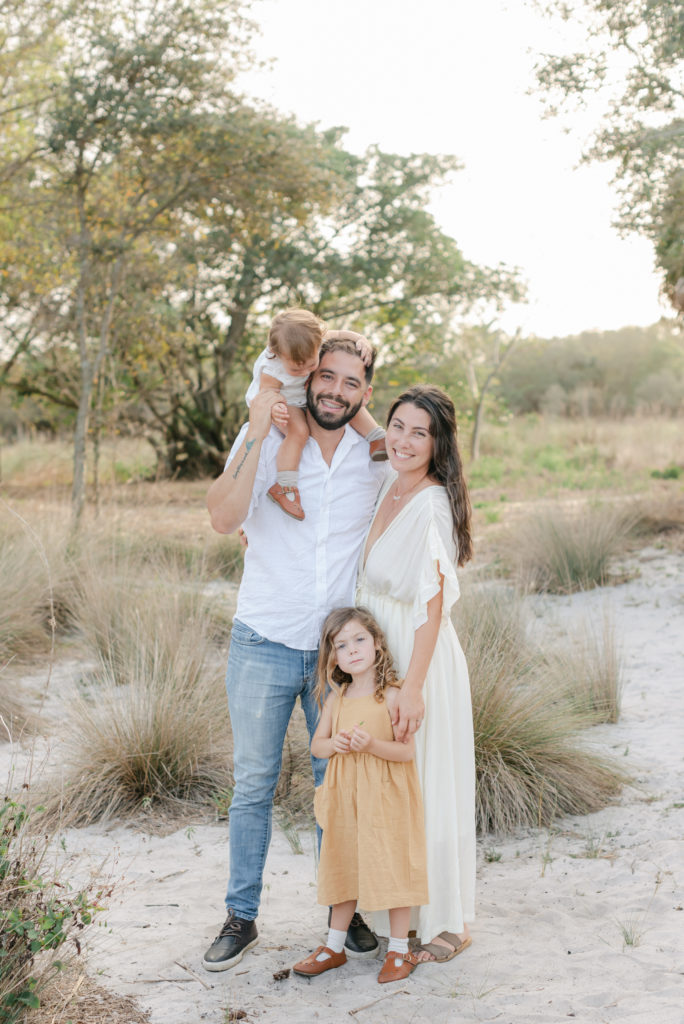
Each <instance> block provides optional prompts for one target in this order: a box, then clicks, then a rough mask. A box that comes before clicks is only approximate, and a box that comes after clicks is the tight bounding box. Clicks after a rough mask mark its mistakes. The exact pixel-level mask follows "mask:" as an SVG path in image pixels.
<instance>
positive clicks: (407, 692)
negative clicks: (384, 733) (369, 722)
mask: <svg viewBox="0 0 684 1024" xmlns="http://www.w3.org/2000/svg"><path fill="white" fill-rule="evenodd" d="M424 716H425V701H424V700H423V694H422V693H421V691H420V690H419V689H415V690H414V688H413V687H412V686H403V687H402V688H401V690H400V691H399V698H398V700H397V703H396V706H395V708H394V710H393V711H392V725H393V726H394V736H395V738H396V739H397V740H399V742H400V743H407V742H408V740H409V739H410V737H411V736H413V734H414V732H416V731H417V730H418V729H419V728H420V726H421V725H422V723H423V718H424Z"/></svg>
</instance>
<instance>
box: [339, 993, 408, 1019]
mask: <svg viewBox="0 0 684 1024" xmlns="http://www.w3.org/2000/svg"><path fill="white" fill-rule="evenodd" d="M399 995H405V996H409V995H411V993H410V992H409V990H408V989H407V988H398V989H397V990H396V992H388V993H387V995H386V996H380V998H379V999H374V1000H373V1002H372V1003H365V1005H364V1006H357V1007H356V1009H355V1010H350V1011H349V1016H350V1017H353V1016H354V1014H355V1013H361V1011H362V1010H369V1009H370V1008H371V1006H376V1005H377V1004H378V1003H381V1002H382V1001H383V999H391V998H392V996H399Z"/></svg>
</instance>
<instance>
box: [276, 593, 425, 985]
mask: <svg viewBox="0 0 684 1024" xmlns="http://www.w3.org/2000/svg"><path fill="white" fill-rule="evenodd" d="M399 686H400V683H399V681H398V679H397V676H396V673H395V672H394V669H393V667H392V658H391V655H390V653H389V651H388V650H387V644H386V642H385V638H384V636H383V634H382V632H381V630H380V627H379V626H378V624H377V622H376V621H375V619H374V618H373V617H372V616H371V615H370V613H369V612H367V611H366V610H365V609H364V608H338V609H336V610H335V611H333V612H331V613H330V615H328V617H327V619H326V620H325V622H324V623H323V632H322V635H321V645H320V651H319V656H318V687H317V695H318V700H319V704H321V703H322V701H323V697H324V695H325V694H326V693H327V691H328V688H330V690H331V691H332V692H331V693H330V694H329V696H328V697H327V699H326V701H325V704H323V710H322V713H321V719H320V722H319V724H318V728H317V729H316V732H315V734H314V737H313V739H312V741H311V753H312V754H313V755H314V756H315V757H327V758H329V761H328V766H327V768H326V772H325V779H324V781H323V785H322V786H319V787H318V789H317V790H316V795H315V798H314V810H315V812H316V819H317V821H318V823H319V825H320V826H321V828H322V830H323V841H322V844H321V855H320V862H319V867H318V902H319V903H321V904H323V905H324V906H332V911H331V916H330V931H329V933H328V942H327V945H325V946H319V948H318V949H317V950H315V952H314V953H312V954H311V956H309V957H307V959H305V960H301V961H300V962H299V963H297V964H295V966H294V968H293V970H294V971H295V973H296V974H303V975H306V976H309V977H311V976H315V975H318V974H322V973H323V972H324V971H329V970H331V969H332V968H335V967H341V966H342V964H344V963H345V962H346V960H347V957H346V955H345V952H344V940H345V938H346V934H347V928H348V927H349V923H350V921H351V919H352V916H353V914H354V912H355V910H356V905H357V902H358V903H359V905H360V906H361V907H362V908H363V909H364V910H389V918H390V922H391V928H390V940H389V946H388V951H387V956H386V958H385V962H384V964H383V967H382V970H381V971H380V974H379V976H378V981H379V982H380V983H381V984H382V983H384V982H388V981H399V980H400V979H402V978H406V977H407V976H408V975H409V974H410V973H411V971H413V969H414V968H415V967H416V965H417V963H418V960H417V959H416V957H415V956H414V955H413V953H409V951H408V930H409V917H410V912H411V907H412V906H419V905H422V904H424V903H427V901H428V891H427V871H426V864H425V861H426V855H425V833H424V827H423V803H422V800H421V796H420V787H419V784H418V775H417V772H416V767H415V764H414V762H413V756H414V741H413V738H411V739H410V741H409V742H408V743H398V742H397V741H396V740H395V739H394V733H393V731H392V723H391V721H390V712H389V708H388V705H387V699H386V698H387V692H388V691H391V690H392V689H393V688H398V687H399Z"/></svg>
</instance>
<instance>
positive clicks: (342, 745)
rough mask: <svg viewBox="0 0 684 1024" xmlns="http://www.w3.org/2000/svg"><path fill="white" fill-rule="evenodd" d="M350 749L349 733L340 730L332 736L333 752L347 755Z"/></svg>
mask: <svg viewBox="0 0 684 1024" xmlns="http://www.w3.org/2000/svg"><path fill="white" fill-rule="evenodd" d="M350 749H351V733H348V732H345V731H344V730H340V732H338V733H335V735H334V736H333V750H334V751H335V753H336V754H348V753H349V751H350Z"/></svg>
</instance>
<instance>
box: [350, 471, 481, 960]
mask: <svg viewBox="0 0 684 1024" xmlns="http://www.w3.org/2000/svg"><path fill="white" fill-rule="evenodd" d="M393 483H394V477H392V478H390V479H389V480H388V481H387V483H386V484H385V486H384V487H383V490H382V492H381V494H380V497H379V499H378V507H379V505H380V502H381V501H382V499H383V497H384V496H385V494H386V493H387V491H388V489H389V487H391V486H392V484H393ZM371 526H372V524H371ZM456 562H457V551H456V545H455V542H454V539H453V520H452V516H451V510H450V506H449V500H448V497H447V494H446V491H445V490H444V488H443V487H439V486H434V487H427V488H425V489H424V490H422V491H419V492H418V493H417V494H416V495H415V496H414V497H413V498H412V499H411V500H410V501H409V502H408V503H407V504H406V505H405V506H404V508H403V509H402V510H401V512H399V514H398V515H397V517H396V519H394V520H392V522H391V523H390V524H389V526H388V527H387V529H386V530H385V532H384V533H382V534H381V535H380V536H379V537H378V538H377V540H376V541H375V543H374V544H373V546H372V548H371V549H370V550H369V551H368V552H366V550H365V546H364V550H363V551H362V552H361V558H360V562H359V574H358V581H357V591H356V603H357V605H363V606H364V607H365V608H367V609H368V610H369V611H370V612H371V613H372V615H374V616H375V618H376V619H377V621H378V623H379V624H380V626H381V627H382V629H383V631H384V633H385V636H386V637H387V642H388V645H389V649H390V651H391V652H392V655H393V657H394V663H395V666H396V669H397V672H398V673H399V676H400V677H402V678H403V677H404V676H405V675H406V671H407V669H408V665H409V661H410V658H411V653H412V650H413V640H414V633H415V631H416V629H418V627H419V626H421V625H423V623H424V622H426V621H427V604H428V601H429V600H430V598H432V597H434V596H435V594H437V593H438V591H439V574H440V573H441V574H442V576H443V577H444V601H443V607H442V622H441V625H440V629H439V634H438V636H437V644H436V647H435V652H434V654H433V656H432V661H431V662H430V667H429V668H428V672H427V676H426V679H425V686H424V689H423V697H424V700H425V717H424V720H423V724H422V726H421V728H420V729H419V730H418V732H417V733H416V766H417V768H418V777H419V779H420V784H421V790H422V794H423V804H424V807H425V833H426V840H427V867H428V889H429V896H430V902H429V903H428V904H427V905H426V906H424V907H416V908H414V910H413V914H412V921H411V928H415V930H416V933H417V934H418V936H419V937H420V938H421V939H422V940H423V941H425V942H429V941H430V940H432V939H433V938H434V937H435V936H436V935H438V934H439V933H440V932H443V931H449V932H462V931H463V927H464V924H465V923H466V922H470V921H472V920H473V918H474V916H475V754H474V744H473V717H472V707H471V700H470V683H469V680H468V666H467V665H466V661H465V657H464V655H463V651H462V650H461V645H460V643H459V640H458V637H457V635H456V631H455V629H454V627H453V624H452V622H451V615H450V613H451V609H452V607H453V604H454V602H455V601H456V600H457V599H458V595H459V587H458V580H457V578H456ZM373 926H374V928H375V930H376V931H378V932H379V934H381V935H388V934H389V919H388V916H387V914H382V913H376V914H374V915H373Z"/></svg>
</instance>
